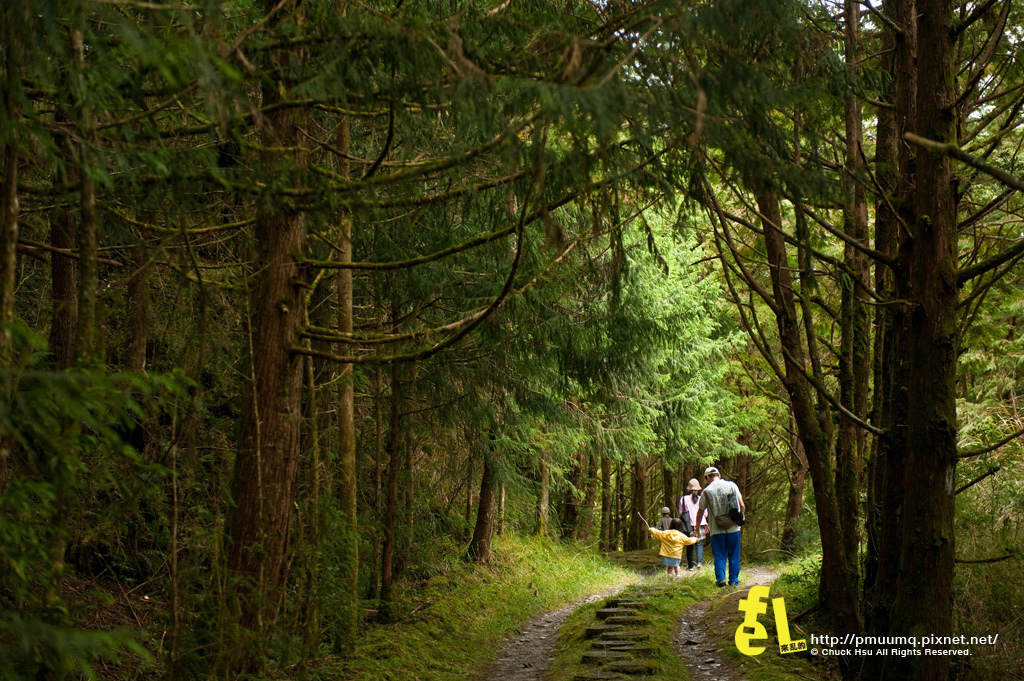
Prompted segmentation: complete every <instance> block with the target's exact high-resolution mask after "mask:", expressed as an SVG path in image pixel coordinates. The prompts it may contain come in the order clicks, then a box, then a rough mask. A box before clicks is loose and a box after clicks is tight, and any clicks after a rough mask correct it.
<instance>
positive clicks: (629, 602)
mask: <svg viewBox="0 0 1024 681" xmlns="http://www.w3.org/2000/svg"><path fill="white" fill-rule="evenodd" d="M604 607H606V608H646V607H647V604H646V603H644V602H643V601H635V600H633V599H631V598H630V599H627V598H609V599H608V600H606V601H605V602H604Z"/></svg>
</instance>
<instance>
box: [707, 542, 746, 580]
mask: <svg viewBox="0 0 1024 681" xmlns="http://www.w3.org/2000/svg"><path fill="white" fill-rule="evenodd" d="M741 534H742V532H723V533H719V534H713V535H711V553H712V554H714V556H715V580H717V581H719V582H721V581H722V580H724V579H725V565H726V563H727V562H728V564H729V583H730V584H739V583H740V535H741Z"/></svg>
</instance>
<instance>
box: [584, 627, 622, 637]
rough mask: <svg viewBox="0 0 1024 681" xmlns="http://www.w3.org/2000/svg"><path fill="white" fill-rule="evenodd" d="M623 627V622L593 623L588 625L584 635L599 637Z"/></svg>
mask: <svg viewBox="0 0 1024 681" xmlns="http://www.w3.org/2000/svg"><path fill="white" fill-rule="evenodd" d="M622 628H623V627H622V625H621V624H593V625H591V626H589V627H587V630H586V632H585V633H584V636H585V637H586V638H597V637H598V636H603V635H604V634H610V633H613V632H616V631H619V630H621V629H622Z"/></svg>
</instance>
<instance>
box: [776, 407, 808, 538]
mask: <svg viewBox="0 0 1024 681" xmlns="http://www.w3.org/2000/svg"><path fill="white" fill-rule="evenodd" d="M790 422H791V423H792V425H793V436H792V437H791V438H790V444H789V447H790V468H789V470H788V471H787V473H788V474H789V495H788V496H787V498H786V519H785V521H784V523H783V529H782V544H781V546H780V547H779V548H780V549H781V550H782V551H785V552H786V553H790V554H792V553H795V552H796V547H797V527H796V523H797V519H799V518H800V514H801V513H802V512H803V506H804V481H805V479H806V477H807V455H806V454H804V444H803V442H801V441H800V438H798V437H796V424H795V423H793V418H792V416H791V417H790Z"/></svg>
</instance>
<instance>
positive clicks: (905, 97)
mask: <svg viewBox="0 0 1024 681" xmlns="http://www.w3.org/2000/svg"><path fill="white" fill-rule="evenodd" d="M883 11H885V12H888V13H890V14H889V16H891V17H892V18H893V19H894V20H895V21H896V22H897V23H898V24H899V25H900V26H901V27H902V29H903V30H902V31H901V32H900V33H895V32H893V31H891V30H887V31H885V32H884V36H885V39H886V41H887V44H891V45H892V48H893V51H892V70H893V72H894V73H893V78H892V83H893V84H892V87H891V98H892V101H893V103H894V105H895V109H894V111H893V119H892V121H891V126H892V127H891V130H886V129H880V130H879V142H880V147H879V151H880V152H881V153H882V155H881V156H880V157H879V158H878V159H877V160H878V166H879V181H880V182H885V181H887V180H888V181H889V183H890V185H888V186H890V187H891V191H892V194H891V196H893V199H894V200H893V201H892V202H891V203H892V204H893V206H894V207H895V209H896V211H897V214H896V215H892V214H891V211H889V210H888V209H887V210H885V211H883V212H882V213H881V214H880V215H878V216H877V219H878V220H879V225H880V226H879V231H878V232H876V235H875V236H876V242H878V245H879V246H883V245H884V244H885V243H886V242H887V243H888V244H889V246H890V248H891V250H892V252H893V253H894V254H895V255H896V256H897V258H898V261H897V263H899V260H903V259H905V258H906V257H907V255H908V252H907V251H905V250H904V242H905V240H906V239H907V237H908V236H909V235H907V234H906V230H905V229H900V227H899V226H900V225H901V224H903V225H913V224H915V223H916V222H917V217H916V210H917V205H916V201H915V188H916V184H917V180H916V169H917V160H916V156H915V148H914V147H913V146H912V145H910V144H906V143H904V142H903V141H902V139H900V136H901V135H902V133H903V132H906V131H907V130H909V129H911V128H913V127H914V126H915V119H916V110H917V42H918V41H917V20H916V15H917V7H916V3H915V2H913V0H886V2H885V3H884V4H883ZM883 121H886V119H879V124H880V125H881V124H882V123H883ZM886 122H887V121H886ZM883 135H884V136H883ZM887 149H889V151H888V152H887V151H886V150H887ZM886 153H888V156H886V155H885V154H886ZM893 155H895V158H896V166H897V167H898V173H897V174H889V173H886V172H884V171H885V170H886V169H887V168H888V167H892V158H893ZM887 161H888V166H885V165H883V164H886V162H887ZM883 187H887V185H883ZM882 226H887V227H888V231H887V232H886V231H883V230H882V229H881V228H882ZM882 239H885V241H879V240H882ZM898 269H899V270H905V269H906V266H905V265H904V266H903V267H899V265H898ZM886 278H887V282H886V283H887V285H886V287H885V290H886V291H887V292H891V293H890V299H892V300H897V299H898V297H899V296H900V295H901V291H902V290H905V289H906V288H907V284H906V274H905V272H902V271H897V272H894V273H892V274H891V275H889V276H888V277H886ZM900 280H902V282H903V283H897V282H898V281H900ZM884 312H885V318H884V319H885V322H886V323H885V326H884V328H883V329H882V330H881V333H882V339H883V340H882V343H883V345H882V348H881V350H879V349H877V348H876V350H875V352H876V354H878V353H879V352H881V353H882V359H881V364H880V365H879V368H878V371H879V374H880V376H881V378H882V383H881V386H880V387H876V393H878V394H879V395H880V405H879V412H878V425H879V426H880V427H883V428H886V429H887V435H888V437H884V438H878V439H877V440H876V450H875V461H874V462H873V465H874V471H873V475H872V485H873V496H874V499H873V503H872V504H871V506H870V507H874V508H875V510H874V513H875V518H876V527H877V528H878V530H877V543H876V545H875V546H873V547H872V548H871V549H869V552H868V558H867V560H868V562H867V564H866V565H865V587H866V589H867V591H866V592H865V593H866V598H867V600H866V603H865V607H866V609H867V610H868V614H867V616H866V622H867V624H868V627H869V628H868V631H869V633H871V634H872V635H877V636H884V635H888V634H889V633H890V632H896V630H895V629H894V628H893V615H894V611H893V606H894V604H895V601H896V595H897V592H898V590H899V588H900V579H901V577H900V569H901V568H900V554H901V551H902V548H901V545H902V542H903V526H904V525H905V524H909V523H907V522H906V521H905V519H906V518H907V515H906V506H905V503H906V494H905V477H906V473H907V469H906V464H907V450H906V447H907V443H908V436H907V427H908V419H909V415H908V413H907V411H908V407H909V401H908V397H907V394H908V388H909V386H908V381H909V380H910V364H909V361H910V357H909V352H908V337H909V334H910V328H909V327H910V317H911V311H910V309H909V305H899V306H896V305H888V306H885V310H884ZM869 532H870V530H869ZM869 537H870V534H869ZM869 579H870V580H872V582H871V584H870V586H869V585H868V584H867V580H869ZM896 633H900V632H896ZM902 633H903V635H906V634H907V633H909V632H902ZM929 633H930V632H929ZM894 665H898V662H893V661H889V660H886V659H883V658H877V659H876V658H865V660H864V664H863V666H862V668H861V678H862V679H865V681H866V680H867V679H871V680H872V681H874V680H875V679H879V678H882V677H883V674H887V673H890V672H887V671H886V670H887V669H892V668H893V666H894ZM893 673H897V674H898V673H899V672H898V670H897V671H894V672H893Z"/></svg>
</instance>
